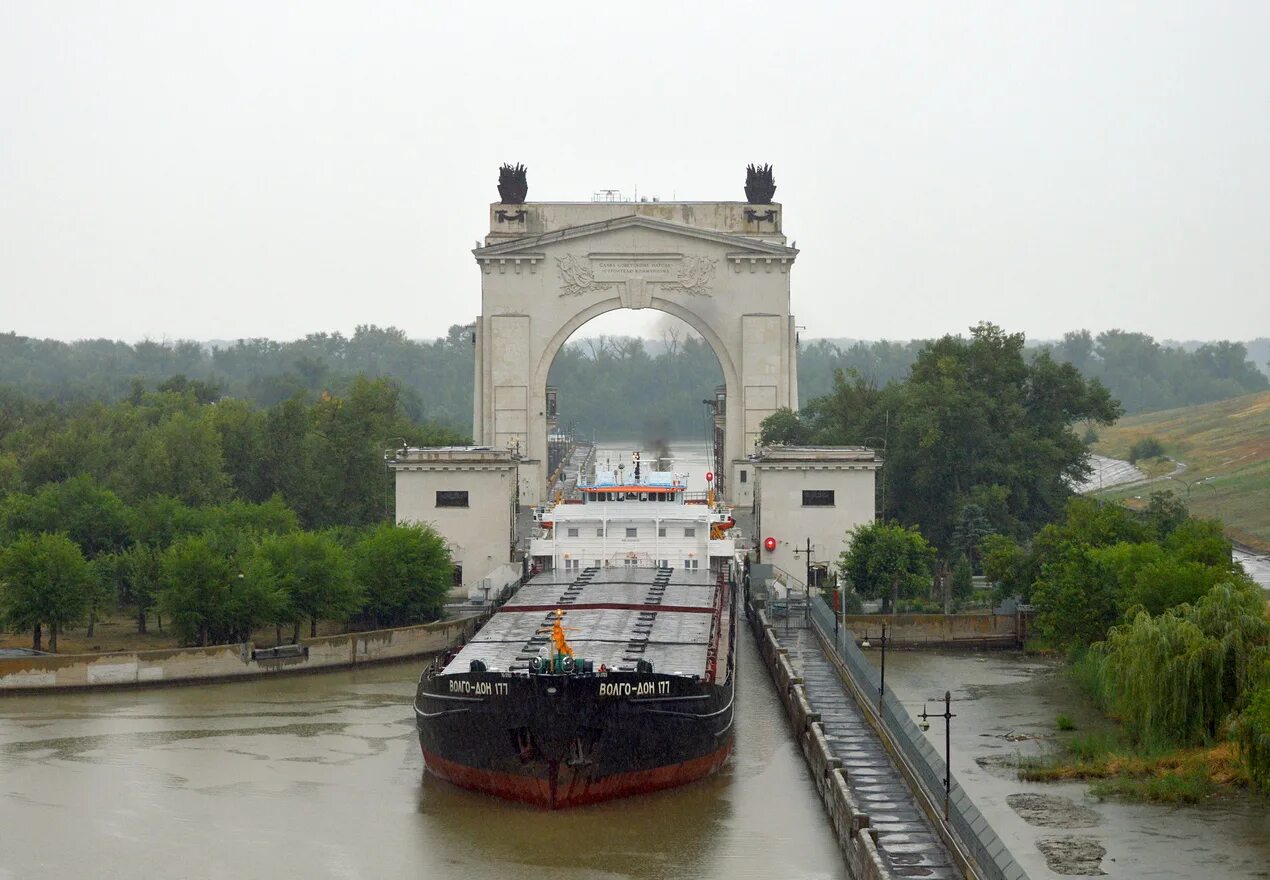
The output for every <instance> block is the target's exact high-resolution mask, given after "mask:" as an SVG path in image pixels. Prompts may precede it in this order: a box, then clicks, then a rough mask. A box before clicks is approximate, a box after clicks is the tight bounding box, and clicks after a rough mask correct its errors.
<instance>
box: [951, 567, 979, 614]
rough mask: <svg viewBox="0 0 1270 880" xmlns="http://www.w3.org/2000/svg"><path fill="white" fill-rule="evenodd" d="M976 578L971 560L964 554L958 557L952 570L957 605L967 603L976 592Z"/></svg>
mask: <svg viewBox="0 0 1270 880" xmlns="http://www.w3.org/2000/svg"><path fill="white" fill-rule="evenodd" d="M974 588H975V578H974V572H973V571H971V568H970V560H969V559H967V558H966V557H964V556H959V557H957V564H956V565H954V566H953V570H952V597H953V601H954V602H956V603H957V605H959V606H960V605H963V604H965V602H966V600H968V599H969V598H970V596H971V594H972V593H974Z"/></svg>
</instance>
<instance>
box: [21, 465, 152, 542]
mask: <svg viewBox="0 0 1270 880" xmlns="http://www.w3.org/2000/svg"><path fill="white" fill-rule="evenodd" d="M128 515H129V511H128V508H127V505H125V504H124V503H123V501H121V500H120V498H119V496H118V495H116V494H115V493H114V492H111V491H110V490H109V489H105V488H102V487H101V486H99V485H98V484H97V481H96V480H95V479H93V477H91V476H89V475H86V474H85V475H82V476H78V477H72V478H71V479H69V480H66V481H65V482H62V483H49V484H48V485H46V486H43V487H42V488H41V489H40V490H39V491H38V492H36V493H35V494H34V495H25V494H22V493H13V494H11V495H9V496H8V497H6V498H4V500H3V501H0V540H13V538H15V537H16V536H17V535H19V534H21V533H22V532H30V533H33V534H38V533H40V532H65V533H66V534H67V535H68V536H69V537H70V538H71V540H73V541H74V542H75V543H76V544H78V545H79V547H80V550H81V551H82V552H83V553H84V554H85V555H86V556H87V557H89V558H90V559H91V558H94V557H96V556H99V555H101V554H103V553H111V552H115V551H118V550H119V549H121V548H123V547H124V546H126V545H127V543H128V537H129V536H128V527H129V523H128Z"/></svg>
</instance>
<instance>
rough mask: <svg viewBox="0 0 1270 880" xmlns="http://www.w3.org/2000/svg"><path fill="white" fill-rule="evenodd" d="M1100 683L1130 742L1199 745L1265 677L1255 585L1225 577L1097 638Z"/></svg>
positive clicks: (1267, 640) (1269, 644) (1267, 659)
mask: <svg viewBox="0 0 1270 880" xmlns="http://www.w3.org/2000/svg"><path fill="white" fill-rule="evenodd" d="M1098 653H1099V655H1100V656H1101V658H1102V667H1101V677H1102V686H1103V689H1104V692H1105V694H1106V696H1107V700H1108V704H1109V706H1110V708H1111V709H1112V711H1113V712H1114V713H1115V714H1116V715H1117V716H1118V717H1120V718H1122V719H1124V722H1125V726H1126V729H1127V730H1128V732H1129V734H1130V736H1131V737H1132V738H1133V739H1134V741H1136V742H1145V743H1158V744H1169V745H1180V746H1187V745H1197V744H1200V743H1206V742H1211V741H1213V740H1214V739H1215V738H1217V736H1218V735H1219V733H1221V732H1222V730H1223V727H1224V724H1225V722H1226V721H1227V720H1228V719H1229V718H1230V716H1231V714H1232V713H1233V712H1236V711H1238V710H1240V709H1242V708H1243V707H1244V706H1245V705H1246V704H1247V702H1248V700H1249V698H1250V696H1251V694H1252V692H1253V689H1254V688H1255V687H1256V686H1257V685H1258V684H1260V683H1261V682H1262V681H1264V676H1265V671H1266V668H1267V664H1270V623H1267V621H1266V618H1265V605H1264V599H1263V598H1262V597H1261V591H1260V589H1259V588H1257V587H1256V586H1255V585H1253V584H1250V583H1247V582H1242V583H1223V584H1219V585H1218V586H1216V587H1214V588H1213V589H1212V590H1210V591H1209V592H1208V593H1207V594H1206V595H1205V596H1204V597H1203V598H1201V599H1200V600H1199V601H1198V602H1197V603H1196V604H1195V605H1193V606H1191V605H1183V606H1180V607H1178V608H1175V609H1172V610H1170V611H1168V612H1165V613H1164V614H1159V615H1156V616H1151V615H1149V614H1147V613H1145V612H1140V613H1138V614H1137V615H1136V616H1134V617H1133V619H1132V620H1130V621H1127V622H1125V623H1123V624H1121V625H1119V626H1116V627H1114V628H1112V629H1111V631H1110V632H1108V634H1107V640H1106V642H1105V643H1102V644H1100V645H1099V646H1098Z"/></svg>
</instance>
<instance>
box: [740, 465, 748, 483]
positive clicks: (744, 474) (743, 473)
mask: <svg viewBox="0 0 1270 880" xmlns="http://www.w3.org/2000/svg"><path fill="white" fill-rule="evenodd" d="M749 481H750V472H749V471H747V470H745V469H744V468H742V469H741V482H742V483H748V482H749Z"/></svg>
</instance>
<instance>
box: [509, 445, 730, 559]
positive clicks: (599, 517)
mask: <svg viewBox="0 0 1270 880" xmlns="http://www.w3.org/2000/svg"><path fill="white" fill-rule="evenodd" d="M631 470H632V472H631V473H629V474H628V473H626V472H625V469H624V468H623V469H620V470H616V471H611V470H597V471H596V475H595V479H594V481H593V482H591V483H585V484H580V485H579V486H578V496H579V497H577V498H570V499H563V498H561V499H557V500H556V502H555V503H553V504H549V505H544V506H543V507H540V508H539V509H538V510H537V511H536V513H535V520H537V522H538V525H539V529H538V531H537V532H536V534H535V535H534V537H532V538H531V540H530V555H531V556H532V557H533V562H534V565H535V567H536V568H538V569H539V570H547V569H552V570H564V571H581V570H582V569H586V568H599V569H603V568H612V567H614V566H618V567H623V566H625V567H638V568H675V569H685V570H688V571H705V570H718V569H719V568H720V567H722V566H725V565H726V564H727V563H728V562H730V561H731V560H732V559H733V556H734V553H735V550H736V542H735V540H734V538H733V535H732V529H733V526H734V525H735V521H734V519H733V517H732V514H731V511H730V510H729V509H727V508H725V507H723V506H722V505H721V504H720V503H718V501H717V499H715V498H714V494H713V493H712V492H705V493H694V494H690V493H688V491H687V475H686V474H677V473H674V472H671V471H643V473H641V471H640V468H639V463H638V460H636V462H635V466H634V467H633V468H632V469H631ZM694 496H695V497H694Z"/></svg>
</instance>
